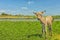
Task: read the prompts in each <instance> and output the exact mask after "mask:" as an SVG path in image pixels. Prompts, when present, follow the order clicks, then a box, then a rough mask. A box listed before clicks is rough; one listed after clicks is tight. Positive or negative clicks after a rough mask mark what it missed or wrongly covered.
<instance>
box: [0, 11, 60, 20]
mask: <svg viewBox="0 0 60 40" xmlns="http://www.w3.org/2000/svg"><path fill="white" fill-rule="evenodd" d="M0 16H20V17H28V18H36V16H33V15H21V14H17V15H12V14H7V13H4V12H3V13H1V14H0ZM53 18H54V19H60V15H55V16H53Z"/></svg>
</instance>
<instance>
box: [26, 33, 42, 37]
mask: <svg viewBox="0 0 60 40" xmlns="http://www.w3.org/2000/svg"><path fill="white" fill-rule="evenodd" d="M32 36H36V37H37V36H38V37H40V38H42V34H31V35H27V37H28V38H30V37H32Z"/></svg>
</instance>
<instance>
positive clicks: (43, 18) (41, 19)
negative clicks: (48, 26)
mask: <svg viewBox="0 0 60 40" xmlns="http://www.w3.org/2000/svg"><path fill="white" fill-rule="evenodd" d="M38 18H39V20H40V22H41V23H44V24H45V23H46V20H45V17H43V16H39V17H38Z"/></svg>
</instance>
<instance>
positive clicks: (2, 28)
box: [0, 21, 60, 40]
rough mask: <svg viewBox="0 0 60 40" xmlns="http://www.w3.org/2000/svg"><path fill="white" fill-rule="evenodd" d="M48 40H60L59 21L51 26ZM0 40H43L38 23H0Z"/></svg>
mask: <svg viewBox="0 0 60 40" xmlns="http://www.w3.org/2000/svg"><path fill="white" fill-rule="evenodd" d="M52 26H53V27H52V29H53V36H52V38H51V39H50V40H60V21H54V22H53V25H52ZM0 40H44V38H42V36H41V24H40V22H39V21H0Z"/></svg>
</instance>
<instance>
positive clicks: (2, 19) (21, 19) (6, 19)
mask: <svg viewBox="0 0 60 40" xmlns="http://www.w3.org/2000/svg"><path fill="white" fill-rule="evenodd" d="M0 21H38V20H37V18H35V19H25V18H0ZM54 21H60V19H54Z"/></svg>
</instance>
